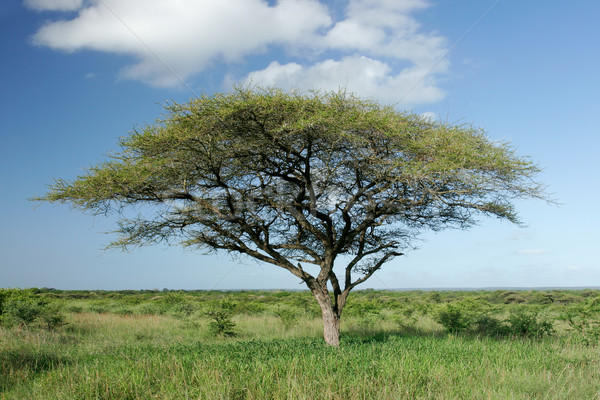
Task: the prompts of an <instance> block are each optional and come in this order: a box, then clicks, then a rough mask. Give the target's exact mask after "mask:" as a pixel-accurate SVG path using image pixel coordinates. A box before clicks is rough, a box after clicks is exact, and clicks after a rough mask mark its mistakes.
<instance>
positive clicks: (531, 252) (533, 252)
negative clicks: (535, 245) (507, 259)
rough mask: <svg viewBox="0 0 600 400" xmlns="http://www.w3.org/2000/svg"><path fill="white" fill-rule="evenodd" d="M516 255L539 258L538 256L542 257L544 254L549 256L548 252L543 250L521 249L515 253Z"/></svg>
mask: <svg viewBox="0 0 600 400" xmlns="http://www.w3.org/2000/svg"><path fill="white" fill-rule="evenodd" d="M517 254H519V255H531V256H539V255H544V254H550V252H549V251H548V250H544V249H523V250H519V251H517Z"/></svg>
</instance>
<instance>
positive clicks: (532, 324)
mask: <svg viewBox="0 0 600 400" xmlns="http://www.w3.org/2000/svg"><path fill="white" fill-rule="evenodd" d="M508 323H509V325H510V333H512V334H513V335H515V336H534V337H541V336H547V335H550V334H552V333H553V332H554V328H553V324H552V322H549V321H545V320H540V319H539V317H538V312H537V311H534V310H531V309H529V310H528V309H525V308H516V309H513V310H512V311H511V313H510V316H509V317H508Z"/></svg>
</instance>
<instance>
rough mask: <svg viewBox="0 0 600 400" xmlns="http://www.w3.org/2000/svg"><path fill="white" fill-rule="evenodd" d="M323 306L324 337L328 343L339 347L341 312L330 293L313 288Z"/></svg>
mask: <svg viewBox="0 0 600 400" xmlns="http://www.w3.org/2000/svg"><path fill="white" fill-rule="evenodd" d="M312 292H313V295H314V296H315V298H316V299H317V302H318V303H319V306H320V307H321V313H322V316H323V337H324V338H325V343H327V344H328V345H331V346H334V347H339V345H340V313H339V312H338V310H336V308H335V307H334V305H333V304H332V303H331V299H330V298H329V294H328V293H327V292H326V291H325V292H324V293H323V291H321V290H312Z"/></svg>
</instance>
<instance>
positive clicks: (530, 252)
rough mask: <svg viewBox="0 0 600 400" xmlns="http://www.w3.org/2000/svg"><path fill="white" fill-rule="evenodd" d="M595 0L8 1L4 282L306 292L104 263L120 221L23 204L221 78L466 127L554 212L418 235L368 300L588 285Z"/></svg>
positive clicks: (595, 281) (279, 282) (218, 264)
mask: <svg viewBox="0 0 600 400" xmlns="http://www.w3.org/2000/svg"><path fill="white" fill-rule="evenodd" d="M598 15H600V3H598V2H597V1H592V0H581V1H577V2H564V1H562V0H548V1H543V2H542V1H533V2H517V1H511V0H501V1H497V0H493V1H487V0H486V1H483V0H478V1H475V0H455V1H452V2H449V1H440V0H430V1H428V2H426V1H423V0H348V1H342V0H330V1H324V0H321V1H317V0H281V1H261V0H222V1H219V2H212V1H208V0H207V1H202V0H181V1H177V2H175V1H164V0H25V1H23V2H21V1H16V0H8V1H4V2H3V3H2V5H0V32H1V34H0V60H1V61H0V84H1V86H0V87H1V88H2V94H1V96H0V102H1V105H0V106H1V107H0V110H2V111H1V112H2V118H1V119H0V163H1V165H0V167H1V168H0V174H1V175H0V177H1V179H2V186H1V189H0V190H1V196H0V201H1V207H0V249H1V252H0V287H33V286H35V287H55V288H61V289H141V288H146V289H152V288H158V289H162V288H171V289H180V288H181V289H243V288H247V289H257V288H293V289H300V288H303V287H302V286H300V285H299V282H298V280H297V279H296V278H294V277H293V276H292V275H291V274H289V273H288V272H286V271H282V270H278V269H277V267H274V266H271V265H264V264H259V263H256V262H254V261H252V260H251V259H246V258H241V259H237V260H232V259H231V258H230V257H229V256H228V255H226V254H222V255H210V256H207V255H202V254H198V253H193V252H190V251H186V250H183V249H180V248H177V247H172V248H167V247H165V246H156V247H146V248H142V249H136V250H134V251H132V252H130V253H122V252H119V251H116V250H110V251H104V250H103V247H104V246H105V245H106V244H108V243H109V241H110V236H109V235H106V234H104V232H107V231H110V230H111V229H112V228H113V227H114V219H112V218H103V217H93V216H90V215H85V214H80V213H78V212H76V211H74V210H71V209H69V207H67V206H61V205H47V204H41V205H36V204H34V203H32V202H30V201H28V198H30V197H32V196H35V195H39V194H43V193H44V192H45V190H46V187H47V185H48V184H50V183H52V182H53V179H54V178H58V177H60V178H66V179H73V178H75V177H76V176H77V175H80V174H82V173H84V171H85V169H86V168H87V167H89V166H91V165H93V164H95V163H98V162H100V161H102V160H103V159H104V158H105V155H106V154H107V153H109V152H110V151H115V150H118V148H117V147H116V142H117V139H118V138H119V137H120V136H124V135H127V134H128V132H130V131H131V130H132V129H133V128H134V127H135V126H139V125H143V124H144V123H152V122H153V121H154V120H155V119H156V118H157V117H159V116H160V114H161V112H162V105H163V104H165V102H166V101H169V100H175V101H178V102H183V101H186V100H188V99H189V98H190V97H193V96H194V95H196V94H200V93H209V94H210V93H214V92H216V91H227V90H229V88H230V87H231V84H232V83H236V82H238V83H239V82H248V81H250V80H251V81H252V82H253V83H255V84H259V85H275V86H282V87H286V88H289V87H292V86H293V87H297V88H301V89H308V88H311V87H316V88H324V89H337V88H339V87H340V86H346V87H347V88H348V89H349V90H351V91H354V92H356V93H358V94H359V95H361V96H363V97H368V98H373V99H376V100H378V101H380V102H382V103H386V104H390V103H394V104H396V103H398V108H399V109H408V110H411V111H413V112H416V113H420V114H424V113H427V115H431V116H433V117H435V118H441V119H443V120H447V121H449V122H459V123H460V122H464V123H473V124H475V125H478V126H481V127H483V128H484V129H486V131H487V132H488V134H489V135H490V136H491V137H492V138H495V139H500V140H508V141H510V142H512V143H513V145H514V146H515V147H516V148H517V149H518V152H519V153H520V154H523V155H528V156H530V157H531V158H532V159H533V160H535V161H537V162H538V163H539V164H540V165H541V166H542V167H544V172H543V174H542V175H541V176H540V179H541V180H542V181H543V182H544V183H545V184H547V185H548V186H549V192H551V193H552V194H553V197H554V198H556V199H557V200H558V201H559V202H560V203H561V205H560V206H554V205H547V204H545V203H543V202H539V201H537V202H536V201H523V202H519V203H517V208H518V210H520V215H521V218H522V220H523V221H524V222H525V224H526V225H527V227H525V228H519V227H517V226H514V225H511V224H509V223H507V222H502V221H499V220H482V221H481V223H480V225H479V226H476V227H474V228H472V229H470V230H469V231H458V230H450V231H444V232H441V233H438V234H426V235H424V236H423V241H422V242H420V243H419V244H418V245H419V248H418V249H417V250H414V251H412V252H410V253H408V254H407V255H406V256H404V257H399V258H397V259H395V260H394V261H392V262H390V263H388V264H387V265H386V266H384V268H383V269H382V270H381V271H380V272H378V273H377V275H376V276H375V277H373V278H371V279H370V280H369V281H367V282H366V283H365V284H363V285H362V286H361V287H362V288H369V287H373V288H430V287H507V286H509V287H547V286H561V287H564V286H588V287H590V286H600V262H599V261H598V256H597V253H598V244H597V243H598V239H599V235H598V233H597V230H598V226H599V225H600V224H599V223H600V218H599V217H598V206H597V199H598V198H599V197H600V185H599V184H600V178H598V171H600V161H599V159H600V157H598V155H597V149H598V148H599V147H600V146H599V145H600V140H599V137H600V128H599V126H600V125H599V124H598V116H599V115H600V95H599V93H600V79H599V78H598V71H600V51H599V50H600V46H599V43H600V24H598V21H597V17H598Z"/></svg>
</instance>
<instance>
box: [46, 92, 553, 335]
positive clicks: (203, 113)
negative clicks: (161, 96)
mask: <svg viewBox="0 0 600 400" xmlns="http://www.w3.org/2000/svg"><path fill="white" fill-rule="evenodd" d="M120 146H121V151H120V152H119V153H116V154H113V155H111V156H110V160H108V161H106V162H104V163H101V164H99V165H97V166H95V167H92V168H90V169H89V171H87V173H86V174H85V175H83V176H80V177H78V178H76V179H75V180H73V181H65V180H60V179H59V180H57V181H56V182H55V183H54V185H53V186H51V187H50V190H49V192H48V193H47V194H46V195H45V196H43V197H40V198H38V200H43V201H50V202H64V203H69V204H71V205H73V206H75V207H77V208H80V209H82V210H85V211H90V212H92V213H96V214H106V213H110V212H117V213H121V212H122V211H123V210H124V208H126V207H127V206H130V205H135V204H144V205H151V206H154V207H144V208H143V211H144V212H143V213H142V214H141V215H139V216H138V217H136V218H133V219H131V218H125V217H122V218H121V219H120V222H119V227H118V230H117V232H118V234H119V235H118V237H117V239H116V240H115V241H114V242H113V243H112V245H114V246H122V247H130V246H138V245H146V244H153V243H159V242H164V241H166V242H169V243H172V242H174V241H175V242H179V243H181V244H183V245H184V246H190V247H194V248H199V249H204V250H210V251H212V250H215V251H218V250H224V251H227V252H232V253H238V254H246V255H249V256H251V257H253V258H255V259H258V260H261V261H264V262H267V263H270V264H274V265H276V266H278V267H281V268H284V269H286V270H288V271H290V272H291V273H292V274H294V275H295V276H296V277H298V278H300V279H301V280H302V281H303V282H305V283H306V285H307V286H308V288H309V289H310V290H311V291H312V292H313V294H314V295H315V297H316V298H317V301H318V302H319V304H320V305H321V308H322V310H323V318H324V324H325V325H324V326H325V339H326V340H327V342H328V343H331V344H334V345H336V344H337V343H338V342H337V340H338V337H339V318H340V316H341V312H342V309H343V307H344V305H345V303H346V298H347V296H348V293H349V292H350V290H352V289H353V288H354V287H355V286H356V285H358V284H360V283H362V282H364V281H365V280H366V279H368V278H369V277H370V276H372V275H373V273H375V272H376V271H377V270H378V269H379V268H381V267H382V265H383V264H384V263H385V262H387V261H389V260H391V259H392V258H394V257H397V256H399V255H402V254H403V252H405V251H406V250H407V249H409V248H411V246H412V243H413V241H414V239H415V238H417V237H418V235H419V233H420V232H422V231H424V230H441V229H445V228H449V227H457V228H468V227H470V226H472V225H473V224H474V223H476V221H477V220H478V218H479V217H481V216H486V215H487V216H495V217H498V218H501V219H506V220H508V221H511V222H515V223H518V222H519V219H518V216H517V214H516V212H515V210H514V206H513V202H514V200H515V199H519V198H541V199H544V198H545V194H544V190H543V187H541V186H540V184H538V183H537V182H536V180H535V178H536V176H537V174H538V173H539V168H538V167H537V166H536V165H535V164H534V163H532V162H531V161H530V160H529V159H527V158H525V157H521V156H519V155H517V154H516V152H515V150H514V149H513V148H512V147H511V146H510V145H509V144H508V143H502V142H497V141H493V140H491V139H489V138H488V137H487V136H486V134H485V132H483V131H482V130H481V129H478V128H474V127H471V126H463V125H453V124H447V123H442V122H436V121H432V120H430V119H427V118H423V117H421V116H419V115H415V114H412V113H407V112H400V111H397V110H396V109H395V108H393V107H387V106H381V105H379V104H377V103H375V102H372V101H367V100H362V99H360V98H357V97H356V96H354V95H352V94H349V93H347V92H345V91H339V92H310V93H299V92H284V91H282V90H279V89H260V88H253V89H247V88H237V89H235V90H234V91H232V92H230V93H218V94H215V95H210V96H208V95H207V96H203V97H200V98H195V99H192V100H191V101H189V102H188V103H186V104H176V103H171V104H169V105H168V106H167V107H166V114H165V115H164V116H163V117H162V119H160V120H158V121H157V122H156V123H154V124H151V125H147V126H145V127H142V128H140V129H138V130H137V131H134V132H133V133H132V134H131V135H129V136H127V137H125V138H122V139H121V141H120ZM119 215H123V214H119ZM342 256H345V257H344V260H346V262H345V264H344V265H343V266H342V267H341V270H340V271H337V269H338V268H340V267H339V266H336V271H335V272H334V264H335V261H336V259H337V260H339V259H340V258H341V257H342ZM307 264H314V265H316V266H317V267H318V274H312V275H311V274H310V273H309V272H307V270H306V269H305V268H303V265H304V267H306V265H307ZM330 291H331V293H330Z"/></svg>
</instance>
